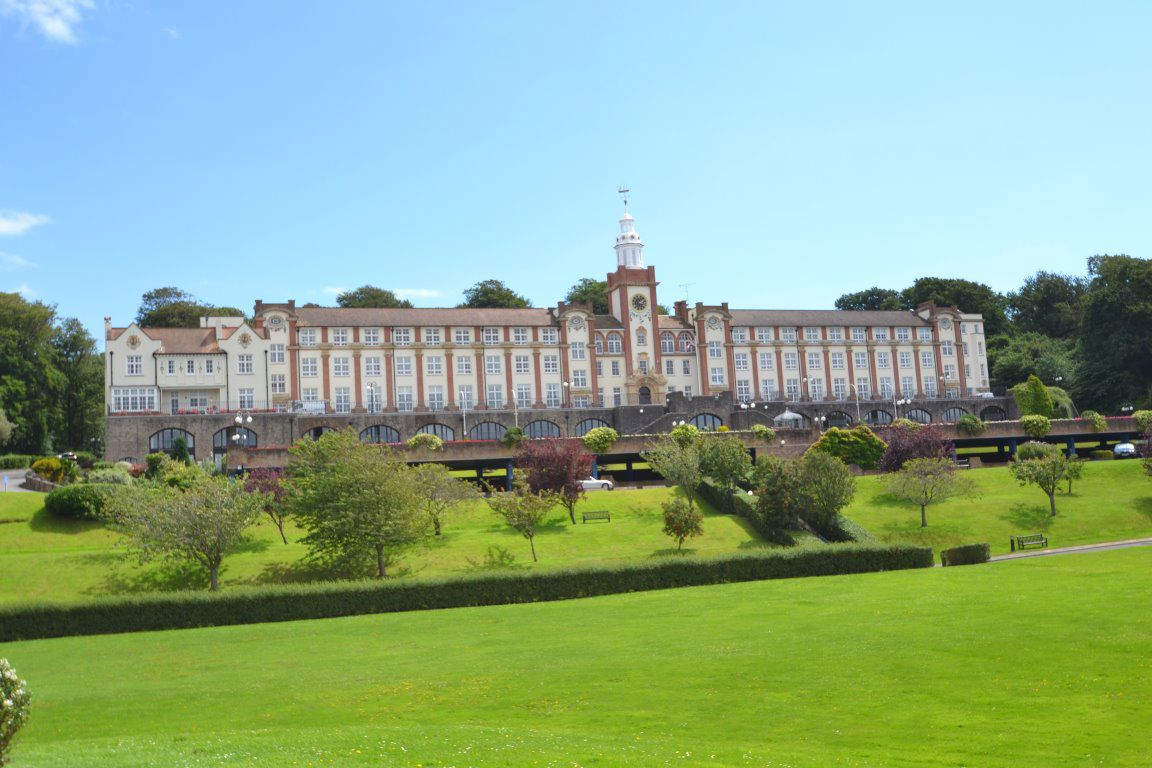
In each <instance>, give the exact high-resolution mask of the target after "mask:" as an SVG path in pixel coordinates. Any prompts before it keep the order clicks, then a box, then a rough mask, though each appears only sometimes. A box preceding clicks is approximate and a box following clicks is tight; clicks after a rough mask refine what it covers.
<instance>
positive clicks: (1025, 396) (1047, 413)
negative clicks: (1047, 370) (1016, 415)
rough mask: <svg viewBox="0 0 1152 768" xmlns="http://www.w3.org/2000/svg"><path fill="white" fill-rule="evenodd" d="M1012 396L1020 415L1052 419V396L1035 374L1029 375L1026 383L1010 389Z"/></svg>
mask: <svg viewBox="0 0 1152 768" xmlns="http://www.w3.org/2000/svg"><path fill="white" fill-rule="evenodd" d="M1012 396H1013V397H1014V398H1015V399H1016V405H1017V406H1019V408H1020V413H1022V414H1024V415H1026V416H1028V415H1036V416H1043V417H1045V418H1048V419H1050V418H1052V395H1051V393H1049V392H1048V388H1047V387H1045V386H1044V382H1042V381H1041V380H1040V379H1039V377H1037V376H1036V374H1030V375H1029V376H1028V380H1027V381H1025V382H1022V383H1020V384H1017V385H1016V386H1014V387H1012Z"/></svg>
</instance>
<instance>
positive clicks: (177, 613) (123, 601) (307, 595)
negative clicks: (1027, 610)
mask: <svg viewBox="0 0 1152 768" xmlns="http://www.w3.org/2000/svg"><path fill="white" fill-rule="evenodd" d="M933 564H934V560H933V557H932V550H931V549H929V548H927V547H912V546H908V545H884V546H876V545H861V544H847V545H842V546H832V547H819V548H802V549H786V550H767V551H763V550H761V551H753V552H738V553H733V554H731V555H727V556H725V557H712V558H701V557H692V556H689V557H670V558H661V559H657V560H650V561H649V560H646V561H642V562H636V563H627V564H624V565H619V566H616V567H603V566H602V567H596V568H579V569H576V568H573V569H567V570H558V571H535V572H532V571H529V572H524V571H513V572H505V573H490V574H472V575H467V576H457V577H453V578H446V579H436V580H431V579H430V580H427V581H423V580H411V581H406V580H404V581H402V580H397V581H356V582H329V583H323V584H307V585H284V586H275V587H263V588H259V589H245V590H239V589H238V590H230V591H228V592H216V593H212V592H172V593H152V594H144V595H127V596H124V597H116V598H101V599H97V600H92V601H88V602H83V603H71V604H47V603H39V604H25V605H16V606H3V607H0V642H12V641H16V640H34V639H39V638H47V637H69V636H74V635H100V634H110V633H116V632H147V631H156V630H167V629H188V628H192V627H214V626H226V625H230V624H258V623H263V622H272V621H297V620H301V619H324V618H332V617H336V616H359V615H362V614H371V613H393V612H397V611H419V610H431V609H440V608H463V607H470V606H481V605H505V604H510V603H533V602H541V601H547V600H567V599H571V598H579V597H594V596H597V595H612V594H619V593H623V592H641V591H646V590H652V589H670V588H673V587H691V586H702V585H706V584H726V583H733V582H742V581H759V580H762V579H785V578H793V577H801V576H833V575H837V574H849V573H871V572H876V571H896V570H905V569H910V568H931V567H932V566H933Z"/></svg>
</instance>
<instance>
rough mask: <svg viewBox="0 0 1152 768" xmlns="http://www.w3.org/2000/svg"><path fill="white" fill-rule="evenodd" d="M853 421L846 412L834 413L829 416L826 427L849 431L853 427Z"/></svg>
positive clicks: (825, 423)
mask: <svg viewBox="0 0 1152 768" xmlns="http://www.w3.org/2000/svg"><path fill="white" fill-rule="evenodd" d="M852 423H853V420H852V417H851V416H849V415H848V414H847V413H844V411H832V412H831V413H829V414H828V416H827V421H825V422H824V426H825V427H840V429H848V428H849V427H851V426H852Z"/></svg>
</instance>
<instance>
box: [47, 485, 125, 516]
mask: <svg viewBox="0 0 1152 768" xmlns="http://www.w3.org/2000/svg"><path fill="white" fill-rule="evenodd" d="M117 491H118V486H116V485H114V484H107V483H77V484H75V485H65V486H63V487H60V488H57V489H56V490H54V491H52V493H50V494H48V495H47V496H45V497H44V509H45V510H47V512H48V514H50V515H53V516H54V517H72V518H76V519H81V520H85V519H86V520H98V519H100V517H101V515H103V513H104V505H105V504H106V503H107V502H108V499H109V498H111V497H112V495H113V494H115V493H116V492H117Z"/></svg>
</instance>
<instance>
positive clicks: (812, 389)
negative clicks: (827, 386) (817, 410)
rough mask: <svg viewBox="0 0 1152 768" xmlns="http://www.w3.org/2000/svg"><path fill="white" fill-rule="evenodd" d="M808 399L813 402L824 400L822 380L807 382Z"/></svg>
mask: <svg viewBox="0 0 1152 768" xmlns="http://www.w3.org/2000/svg"><path fill="white" fill-rule="evenodd" d="M808 397H810V398H812V399H813V400H823V399H824V379H809V380H808Z"/></svg>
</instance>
